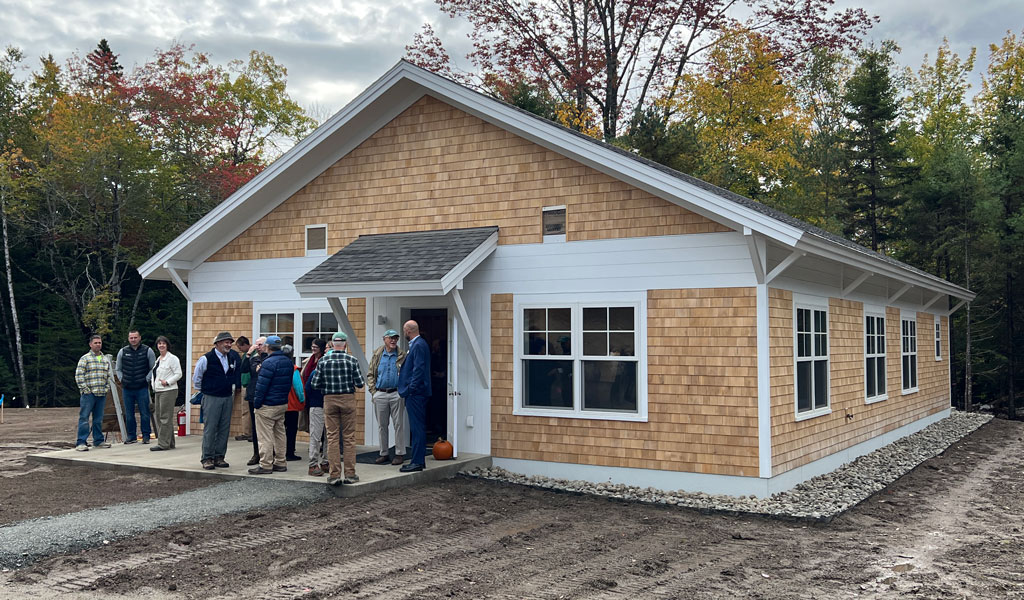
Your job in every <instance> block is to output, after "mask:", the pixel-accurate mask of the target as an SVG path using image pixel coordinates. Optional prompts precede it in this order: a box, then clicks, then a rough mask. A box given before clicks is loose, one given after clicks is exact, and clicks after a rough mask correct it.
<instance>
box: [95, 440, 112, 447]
mask: <svg viewBox="0 0 1024 600" xmlns="http://www.w3.org/2000/svg"><path fill="white" fill-rule="evenodd" d="M92 447H93V448H109V447H110V442H107V441H103V442H100V443H98V444H93V446H92Z"/></svg>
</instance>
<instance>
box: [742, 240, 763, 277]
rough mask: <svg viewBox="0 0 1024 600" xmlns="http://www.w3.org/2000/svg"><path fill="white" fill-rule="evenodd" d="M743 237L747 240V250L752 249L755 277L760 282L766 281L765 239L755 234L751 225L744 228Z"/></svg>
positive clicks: (751, 255)
mask: <svg viewBox="0 0 1024 600" xmlns="http://www.w3.org/2000/svg"><path fill="white" fill-rule="evenodd" d="M743 237H744V238H745V239H746V240H747V250H749V251H750V262H752V263H753V265H754V277H755V278H756V279H757V282H758V283H765V280H764V279H765V255H766V254H767V252H765V244H764V239H762V238H761V237H760V236H755V235H754V232H753V231H752V230H751V229H750V228H749V227H744V228H743Z"/></svg>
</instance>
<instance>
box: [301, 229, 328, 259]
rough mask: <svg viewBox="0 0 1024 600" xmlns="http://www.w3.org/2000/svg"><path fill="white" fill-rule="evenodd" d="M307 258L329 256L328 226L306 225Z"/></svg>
mask: <svg viewBox="0 0 1024 600" xmlns="http://www.w3.org/2000/svg"><path fill="white" fill-rule="evenodd" d="M306 256H327V225H325V224H319V225H306Z"/></svg>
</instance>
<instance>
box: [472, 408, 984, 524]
mask: <svg viewBox="0 0 1024 600" xmlns="http://www.w3.org/2000/svg"><path fill="white" fill-rule="evenodd" d="M990 420H992V415H989V414H980V413H964V412H959V411H953V412H952V413H951V414H950V416H949V417H948V418H946V419H943V420H941V421H939V422H937V423H933V424H932V425H929V426H928V427H926V428H924V429H922V430H921V431H919V432H917V433H914V434H911V435H908V436H906V437H904V438H901V439H899V440H896V441H895V442H893V443H891V444H889V445H888V446H884V447H882V448H879V449H878V450H875V451H874V452H871V453H869V454H865V455H864V456H861V457H859V458H857V459H856V460H853V461H852V462H850V463H847V464H845V465H843V466H842V467H839V468H838V469H836V470H835V471H832V472H830V473H826V474H824V475H819V476H817V477H814V478H812V479H809V480H807V481H805V482H803V483H801V484H799V485H797V486H796V487H794V488H793V489H791V490H787V491H785V492H779V493H777V494H774V495H772V496H770V497H767V498H758V497H756V496H740V497H736V496H724V495H716V494H705V493H702V492H684V491H668V490H659V489H655V488H651V487H646V488H641V487H636V486H630V485H625V484H618V483H593V482H589V481H579V480H576V481H567V480H565V479H553V478H550V477H544V476H540V475H533V476H527V475H523V474H520V473H512V472H510V471H506V470H505V469H502V468H500V467H492V468H484V469H480V468H478V469H473V470H472V471H466V472H463V473H462V475H465V476H468V477H476V478H480V479H489V480H493V481H503V482H507V483H515V484H519V485H526V486H532V487H539V488H544V489H550V490H556V491H562V492H570V493H580V494H592V495H597V496H606V497H610V498H615V499H617V500H629V501H636V502H649V503H655V504H668V505H673V506H682V507H686V508H695V509H699V510H707V511H715V512H737V513H749V514H758V515H767V516H772V517H785V518H798V519H811V520H831V519H834V518H835V517H837V516H839V515H840V514H842V513H844V512H846V511H847V510H849V509H850V508H852V507H854V506H856V505H857V504H859V503H860V502H862V501H864V500H865V499H867V498H869V497H871V495H873V494H875V493H877V492H879V491H881V490H883V489H885V488H886V487H887V486H888V485H889V484H891V483H892V482H894V481H896V480H897V479H899V478H900V477H902V476H903V475H905V474H906V473H908V472H909V471H911V470H912V469H913V468H914V467H916V466H917V465H919V464H921V463H922V462H924V461H926V460H928V459H929V458H932V457H933V456H937V455H938V454H941V453H942V452H943V451H944V450H945V449H946V448H948V447H949V446H950V445H952V444H954V443H955V442H957V441H958V440H960V439H961V438H963V437H964V436H966V435H968V434H969V433H971V432H972V431H974V430H975V429H977V428H979V427H981V426H982V425H984V424H985V423H988V422H989V421H990Z"/></svg>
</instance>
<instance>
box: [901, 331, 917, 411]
mask: <svg viewBox="0 0 1024 600" xmlns="http://www.w3.org/2000/svg"><path fill="white" fill-rule="evenodd" d="M900 350H901V352H900V360H901V361H902V366H903V393H904V394H909V393H912V392H916V391H917V319H916V318H907V317H902V318H900Z"/></svg>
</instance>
